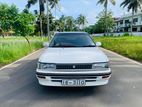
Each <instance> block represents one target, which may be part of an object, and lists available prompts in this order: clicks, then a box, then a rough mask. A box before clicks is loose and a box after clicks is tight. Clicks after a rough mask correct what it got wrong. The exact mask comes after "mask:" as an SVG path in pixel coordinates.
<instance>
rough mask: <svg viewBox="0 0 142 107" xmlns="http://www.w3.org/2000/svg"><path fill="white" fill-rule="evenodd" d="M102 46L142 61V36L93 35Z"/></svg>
mask: <svg viewBox="0 0 142 107" xmlns="http://www.w3.org/2000/svg"><path fill="white" fill-rule="evenodd" d="M94 40H95V41H100V42H102V47H103V48H106V49H109V50H111V51H114V52H117V53H119V54H121V55H123V56H126V57H128V58H131V59H134V60H137V61H140V62H142V37H140V36H139V37H137V36H133V37H132V36H128V37H94Z"/></svg>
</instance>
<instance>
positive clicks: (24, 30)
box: [14, 13, 35, 36]
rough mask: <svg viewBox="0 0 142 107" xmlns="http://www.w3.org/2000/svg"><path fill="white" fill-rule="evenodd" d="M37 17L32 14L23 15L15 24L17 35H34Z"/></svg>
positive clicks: (19, 16) (20, 15)
mask: <svg viewBox="0 0 142 107" xmlns="http://www.w3.org/2000/svg"><path fill="white" fill-rule="evenodd" d="M34 21H35V17H34V16H33V15H32V14H31V13H21V14H19V15H18V17H17V19H16V21H15V22H14V29H15V32H16V34H18V35H21V36H27V35H30V34H32V33H34Z"/></svg>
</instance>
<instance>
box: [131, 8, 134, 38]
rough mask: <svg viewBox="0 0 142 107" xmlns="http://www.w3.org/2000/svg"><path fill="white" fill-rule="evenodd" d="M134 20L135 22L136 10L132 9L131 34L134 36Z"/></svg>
mask: <svg viewBox="0 0 142 107" xmlns="http://www.w3.org/2000/svg"><path fill="white" fill-rule="evenodd" d="M133 22H134V10H132V21H131V36H133Z"/></svg>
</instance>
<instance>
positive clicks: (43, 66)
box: [38, 62, 56, 69]
mask: <svg viewBox="0 0 142 107" xmlns="http://www.w3.org/2000/svg"><path fill="white" fill-rule="evenodd" d="M55 68H56V65H55V64H48V63H41V62H39V63H38V69H55Z"/></svg>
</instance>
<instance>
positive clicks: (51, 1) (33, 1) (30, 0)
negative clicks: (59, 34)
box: [26, 0, 59, 36]
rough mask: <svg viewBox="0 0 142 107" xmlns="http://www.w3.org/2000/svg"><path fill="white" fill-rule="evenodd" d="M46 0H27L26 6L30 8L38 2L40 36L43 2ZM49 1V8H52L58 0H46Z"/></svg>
mask: <svg viewBox="0 0 142 107" xmlns="http://www.w3.org/2000/svg"><path fill="white" fill-rule="evenodd" d="M46 1H47V0H28V2H27V5H26V8H28V9H29V8H30V7H31V6H32V5H35V4H36V3H38V2H39V13H40V35H41V36H42V32H43V31H42V26H43V24H42V16H43V15H44V11H45V3H46ZM48 1H49V5H50V6H51V8H54V7H55V5H56V3H58V2H59V0H48Z"/></svg>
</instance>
